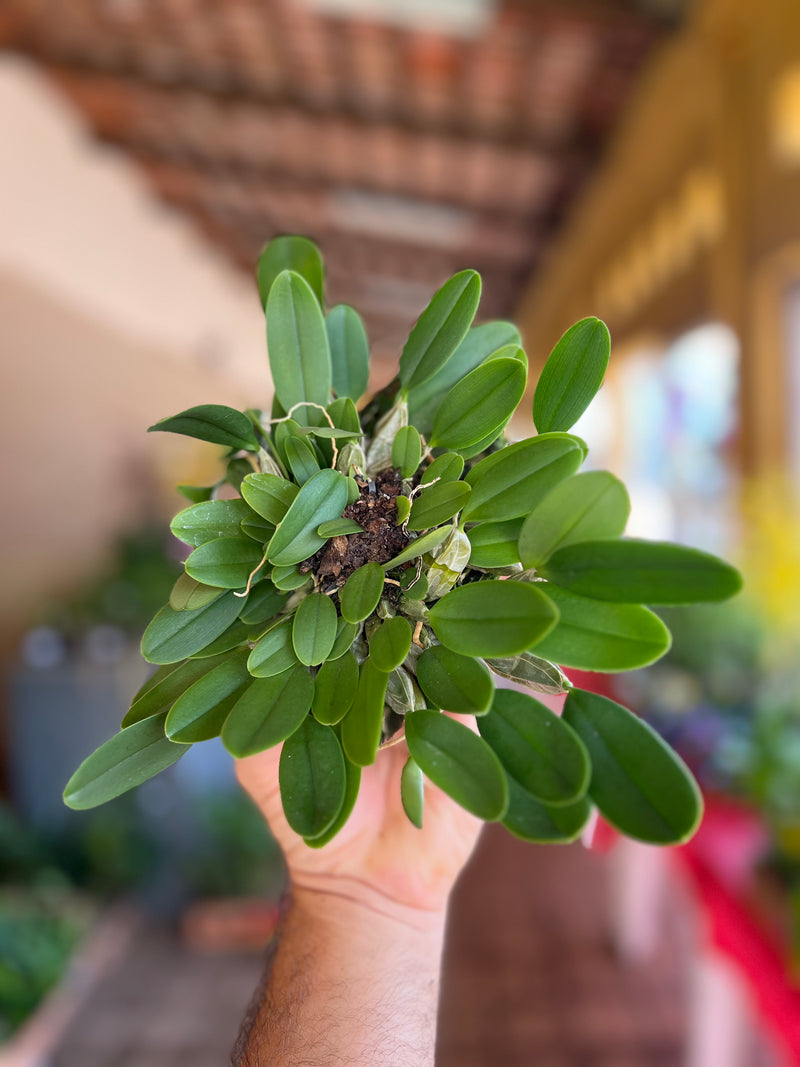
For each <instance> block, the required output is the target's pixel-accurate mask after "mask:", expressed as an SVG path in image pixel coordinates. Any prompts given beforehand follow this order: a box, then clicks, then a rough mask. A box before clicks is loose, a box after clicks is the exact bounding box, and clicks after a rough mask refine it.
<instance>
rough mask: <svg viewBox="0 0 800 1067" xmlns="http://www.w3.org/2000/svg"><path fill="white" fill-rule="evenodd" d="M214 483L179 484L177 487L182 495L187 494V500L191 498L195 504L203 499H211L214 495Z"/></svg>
mask: <svg viewBox="0 0 800 1067" xmlns="http://www.w3.org/2000/svg"><path fill="white" fill-rule="evenodd" d="M215 488H216V486H213V485H179V486H178V487H177V489H178V492H179V493H180V494H181V496H185V497H186V499H187V500H191V502H192V503H193V504H199V503H201V501H203V500H210V499H211V497H212V496H213V495H214V489H215Z"/></svg>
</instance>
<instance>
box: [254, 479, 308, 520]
mask: <svg viewBox="0 0 800 1067" xmlns="http://www.w3.org/2000/svg"><path fill="white" fill-rule="evenodd" d="M298 492H299V490H298V488H297V486H296V485H295V484H294V482H290V481H288V480H287V479H286V478H280V477H279V476H278V475H277V474H248V475H247V477H246V478H245V479H244V481H243V482H242V496H243V497H244V498H245V500H246V501H247V503H248V504H249V505H250V507H251V508H252V509H253V511H255V512H257V513H258V514H259V515H261V516H262V518H265V519H266V520H267V522H271V523H272V524H273V525H274V526H277V525H278V523H279V522H282V521H283V519H284V518H285V516H286V512H287V511H288V510H289V508H290V506H291V504H292V502H293V500H294V498H295V497H296V496H297V494H298Z"/></svg>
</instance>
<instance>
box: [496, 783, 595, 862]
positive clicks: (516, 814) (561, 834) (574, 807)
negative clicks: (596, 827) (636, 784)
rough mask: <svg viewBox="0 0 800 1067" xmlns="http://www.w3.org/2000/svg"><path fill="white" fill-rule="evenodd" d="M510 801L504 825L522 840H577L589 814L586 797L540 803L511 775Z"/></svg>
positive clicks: (544, 842)
mask: <svg viewBox="0 0 800 1067" xmlns="http://www.w3.org/2000/svg"><path fill="white" fill-rule="evenodd" d="M508 793H509V804H508V811H507V812H506V815H505V818H504V819H503V826H505V828H506V829H507V830H509V831H510V832H511V833H512V834H514V836H515V837H519V838H521V839H522V840H523V841H533V842H534V843H536V844H541V845H568V844H569V843H570V842H571V841H575V840H577V838H579V837H580V835H581V833H582V831H583V830H584V828H585V826H586V824H587V823H588V821H589V817H590V816H591V814H592V810H593V809H592V805H591V803H590V801H589V800H588V799H587V798H586V797H581V799H580V800H576V801H575V802H574V803H572V804H559V805H557V806H556V805H553V804H543V803H542V801H541V800H537V799H536V798H535V797H532V796H531V795H530V793H527V792H526V791H525V790H524V789H523V788H522V786H521V785H520V784H519V783H518V782H516V781H515V780H514V779H513V778H512V777H511V776H510V775H509V778H508Z"/></svg>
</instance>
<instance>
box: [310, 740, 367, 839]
mask: <svg viewBox="0 0 800 1067" xmlns="http://www.w3.org/2000/svg"><path fill="white" fill-rule="evenodd" d="M344 770H345V785H344V801H343V803H342V806H341V808H339V814H338V815H337V816H336V818H335V819H334V820H333V822H332V823H331V825H330V826H329V827H328V828H327V830H325V831H323V833H321V834H317V836H316V837H306V838H304V840H305V843H306V844H307V845H308V846H309V848H322V846H323V845H327V843H328V842H329V841H332V840H333V838H334V837H336V835H337V834H338V833H339V831H340V830H341V829H342V828H343V827H344V826H345V824H346V823H347V820H348V819H349V818H350V815H351V814H352V811H353V808H354V807H355V804H356V800H358V790H359V788H360V786H361V768H360V767H358V766H357V765H356V764H355V763H352V762H351V761H350V760H349V759H348V758H347V756H345V757H344Z"/></svg>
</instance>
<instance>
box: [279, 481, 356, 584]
mask: <svg viewBox="0 0 800 1067" xmlns="http://www.w3.org/2000/svg"><path fill="white" fill-rule="evenodd" d="M347 495H348V490H347V478H345V476H344V475H343V474H339V472H338V471H333V470H323V471H319V472H318V473H317V474H315V475H314V476H313V477H312V478H309V480H308V481H307V482H306V484H305V485H304V486H302V487H301V489H300V492H299V493H298V494H297V496H296V497H295V499H294V500H293V501H292V504H291V506H290V508H289V510H288V511H287V512H286V516H285V518H284V519H283V521H282V522H281V524H280V525H279V526H278V529H277V530H276V531H275V534H274V536H273V538H272V540H271V541H270V544H269V559H270V562H272V563H274V564H277V565H278V566H281V567H288V566H291V565H292V564H294V563H301V562H302V561H303V560H304V559H308V557H309V556H313V554H314V553H315V552H316V551H317V549H318V548H322V546H323V545H324V544H325V538H324V537H320V536H319V534H318V533H317V528H318V527H319V526H320V525H321V524H322V523H323V522H328V521H329V520H330V519H338V518H340V516H341V514H342V512H343V511H344V509H345V507H346V506H347Z"/></svg>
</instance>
